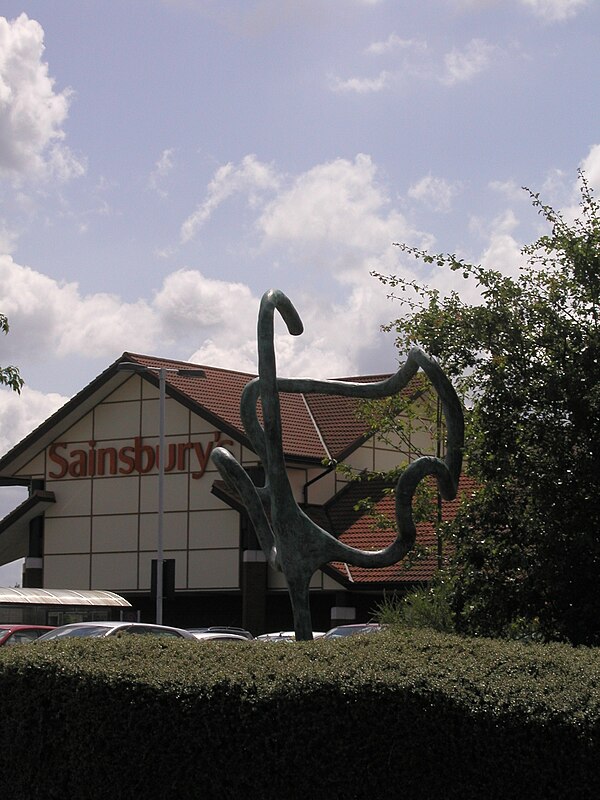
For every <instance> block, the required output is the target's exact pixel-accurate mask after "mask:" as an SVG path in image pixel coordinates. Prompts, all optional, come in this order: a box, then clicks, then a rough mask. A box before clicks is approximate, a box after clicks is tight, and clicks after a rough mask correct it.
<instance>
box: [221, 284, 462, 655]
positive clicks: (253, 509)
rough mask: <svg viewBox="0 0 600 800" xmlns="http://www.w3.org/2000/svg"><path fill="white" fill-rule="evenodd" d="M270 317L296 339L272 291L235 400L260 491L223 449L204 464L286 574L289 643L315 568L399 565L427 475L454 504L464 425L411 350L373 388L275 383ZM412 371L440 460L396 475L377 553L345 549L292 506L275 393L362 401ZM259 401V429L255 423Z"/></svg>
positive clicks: (300, 631) (437, 372) (307, 619)
mask: <svg viewBox="0 0 600 800" xmlns="http://www.w3.org/2000/svg"><path fill="white" fill-rule="evenodd" d="M276 310H277V311H278V312H279V313H280V314H281V316H282V317H283V319H284V321H285V323H286V325H287V328H288V331H289V333H290V334H292V335H293V336H299V335H300V334H301V333H302V331H303V326H302V321H301V320H300V317H299V315H298V313H297V311H296V309H295V308H294V306H293V305H292V303H291V301H290V300H289V299H288V298H287V297H286V295H285V294H283V292H281V291H279V290H277V289H271V290H269V291H268V292H266V293H265V294H264V295H263V298H262V300H261V304H260V310H259V313H258V327H257V339H258V377H257V378H255V379H254V380H252V381H250V382H249V383H248V384H247V385H246V387H245V388H244V391H243V392H242V398H241V416H242V422H243V424H244V427H245V429H246V433H247V435H248V438H249V440H250V442H251V443H252V446H253V448H254V451H255V452H256V454H257V455H258V456H259V458H260V460H261V463H262V465H263V468H264V473H265V484H264V486H255V485H254V484H253V482H252V480H251V478H250V477H249V476H248V474H247V473H246V471H245V470H244V468H243V467H242V466H241V465H240V464H239V463H238V462H237V461H236V459H235V458H234V457H233V456H232V454H231V453H230V452H229V451H228V450H226V449H225V448H222V447H219V448H215V449H214V450H213V451H212V454H211V457H212V459H213V462H214V463H215V465H216V467H217V469H218V470H219V472H220V474H221V476H222V478H223V479H224V481H225V482H226V483H227V485H228V486H229V488H230V489H232V490H233V491H235V492H237V494H238V495H239V497H240V498H241V500H242V502H243V504H244V506H245V507H246V510H247V512H248V516H249V517H250V520H251V522H252V524H253V526H254V529H255V531H256V534H257V536H258V540H259V542H260V545H261V547H262V550H263V552H264V554H265V556H266V557H267V559H268V562H269V563H270V565H271V566H272V567H274V568H275V569H277V570H281V571H282V572H283V574H284V575H285V578H286V580H287V584H288V589H289V594H290V599H291V603H292V610H293V615H294V628H295V631H296V639H297V640H307V639H312V623H311V616H310V605H309V583H310V580H311V578H312V576H313V574H314V573H315V572H316V570H317V569H319V567H321V566H323V565H324V564H327V563H328V562H329V561H344V562H346V563H348V564H353V565H355V566H360V567H373V568H376V567H387V566H390V565H392V564H395V563H396V562H397V561H400V559H402V558H404V556H405V555H406V554H407V553H408V552H409V550H410V549H411V548H412V547H413V545H414V543H415V537H416V528H415V524H414V521H413V516H412V499H413V495H414V493H415V490H416V488H417V486H418V484H419V483H420V482H421V480H423V478H425V477H426V476H427V475H434V476H435V477H436V479H437V483H438V487H439V491H440V494H441V496H442V497H443V499H444V500H453V499H454V498H455V497H456V493H457V490H458V479H459V477H460V471H461V465H462V450H463V439H464V422H463V413H462V407H461V404H460V401H459V399H458V397H457V395H456V392H455V391H454V388H453V387H452V384H451V383H450V381H449V380H448V379H447V378H446V376H445V375H444V373H443V372H442V370H441V368H440V367H439V365H438V364H437V363H436V362H435V361H434V360H433V359H432V358H430V357H429V356H428V355H427V354H426V353H425V352H424V351H423V350H421V349H420V348H418V347H414V348H412V349H411V350H410V352H409V354H408V357H407V359H406V363H405V364H404V365H403V366H402V367H400V369H398V371H397V372H396V373H395V374H394V375H392V376H391V377H389V378H387V379H386V380H383V381H378V382H376V383H352V382H347V381H330V380H313V379H310V378H278V377H277V371H276V363H275V348H274V344H273V322H274V314H275V311H276ZM419 367H420V368H421V369H422V370H423V371H424V372H425V374H426V375H427V376H428V378H429V380H430V381H431V383H432V384H433V386H434V388H435V390H436V392H437V393H438V395H439V397H440V400H441V403H442V410H443V413H444V418H445V420H446V428H447V447H446V457H445V458H444V459H443V460H442V459H440V458H435V457H433V456H423V457H421V458H418V459H417V460H416V461H413V462H412V463H411V464H409V465H408V466H407V467H406V469H405V470H404V471H403V472H402V475H401V476H400V478H399V480H398V483H397V486H396V491H395V502H396V521H397V527H398V533H397V537H396V539H395V541H394V542H392V544H390V545H389V547H386V548H385V549H383V550H377V551H368V550H358V549H356V548H354V547H349V546H348V545H345V544H344V543H343V542H340V541H339V540H338V539H336V538H335V537H334V536H332V535H331V534H330V533H328V532H327V531H326V530H324V529H323V528H321V527H319V526H318V525H317V524H316V523H315V522H313V521H312V520H311V519H309V517H307V516H306V514H305V513H304V512H303V511H302V509H301V508H299V507H298V504H297V503H296V501H295V499H294V496H293V493H292V489H291V487H290V484H289V480H288V476H287V470H286V465H285V458H284V453H283V445H282V427H281V413H280V403H279V392H291V393H294V392H297V393H303V394H314V393H318V394H330V395H343V396H346V397H359V398H368V399H374V398H381V397H389V396H390V395H393V394H397V393H398V392H399V391H401V389H403V388H404V387H405V386H406V385H407V384H408V382H409V381H410V380H411V378H412V377H413V376H414V375H415V374H416V373H417V371H418V369H419ZM259 398H260V401H261V405H262V413H263V420H264V428H263V427H262V426H261V424H260V421H259V419H258V413H257V401H258V399H259ZM267 510H268V512H269V514H267Z"/></svg>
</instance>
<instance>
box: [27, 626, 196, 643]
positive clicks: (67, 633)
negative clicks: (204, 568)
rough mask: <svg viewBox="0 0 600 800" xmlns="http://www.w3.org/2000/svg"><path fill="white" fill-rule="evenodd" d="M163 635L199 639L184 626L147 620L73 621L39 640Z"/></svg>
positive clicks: (38, 640) (192, 639)
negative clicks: (175, 626) (159, 623)
mask: <svg viewBox="0 0 600 800" xmlns="http://www.w3.org/2000/svg"><path fill="white" fill-rule="evenodd" d="M133 635H138V636H163V637H171V638H175V639H189V640H191V641H194V642H195V641H197V640H196V638H195V636H194V635H193V634H192V633H190V632H189V631H186V630H184V629H183V628H172V627H170V626H169V625H152V624H150V623H145V622H108V621H107V622H73V623H71V624H70V625H61V626H60V627H59V628H54V630H51V631H48V633H45V634H44V635H43V636H40V637H39V639H37V640H36V641H37V642H50V641H58V640H59V639H69V638H75V637H80V638H104V637H108V636H112V637H115V636H133Z"/></svg>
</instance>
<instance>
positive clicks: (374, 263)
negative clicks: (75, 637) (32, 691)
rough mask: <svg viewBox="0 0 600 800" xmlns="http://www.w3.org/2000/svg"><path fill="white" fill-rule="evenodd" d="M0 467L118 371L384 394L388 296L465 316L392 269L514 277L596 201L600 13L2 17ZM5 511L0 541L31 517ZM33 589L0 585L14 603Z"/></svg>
mask: <svg viewBox="0 0 600 800" xmlns="http://www.w3.org/2000/svg"><path fill="white" fill-rule="evenodd" d="M1 14H2V15H3V16H0V312H1V313H3V314H5V315H7V317H8V320H9V324H10V331H9V333H8V335H7V336H5V337H3V338H2V339H1V341H0V364H2V365H3V366H6V365H8V364H15V365H17V366H18V367H19V368H20V371H21V374H22V377H23V378H24V380H25V385H24V388H23V391H22V392H21V394H20V395H17V394H15V393H13V392H11V391H9V390H8V389H6V388H0V454H4V453H5V452H7V451H8V450H9V449H10V447H12V446H13V445H14V444H16V443H17V442H18V441H20V440H21V439H22V438H23V437H24V436H26V435H27V434H28V433H30V432H31V430H33V429H34V428H35V427H36V426H37V425H38V424H39V423H40V422H42V421H43V420H44V419H46V418H47V417H48V416H49V415H50V414H52V413H53V412H54V411H55V410H56V409H57V408H59V407H60V406H61V405H62V404H63V403H64V402H66V400H67V399H68V398H70V397H72V396H73V395H74V394H75V393H77V392H78V391H79V390H80V389H82V388H83V387H84V386H85V385H86V384H87V383H89V381H91V380H92V379H93V378H94V377H96V375H98V374H99V373H100V372H101V371H102V370H103V369H105V368H106V367H107V366H109V365H110V364H111V363H112V362H113V361H114V360H115V359H117V358H118V357H119V356H120V355H121V354H122V353H123V352H124V351H131V352H137V353H144V354H147V355H156V356H161V357H165V358H175V359H182V360H189V361H192V362H194V363H199V364H205V365H210V366H218V367H224V368H229V369H239V370H244V371H254V370H255V369H256V333H255V329H256V314H257V310H258V304H259V302H260V297H261V296H262V294H263V293H264V292H265V291H266V290H267V289H269V288H278V289H281V290H283V291H284V292H285V293H286V294H287V295H288V296H289V297H290V299H291V300H292V301H293V303H294V304H295V306H296V308H297V309H298V311H299V313H300V316H301V318H302V320H303V322H304V327H305V331H304V333H303V335H302V336H300V337H297V338H293V339H292V338H290V337H289V336H288V335H287V334H286V332H285V330H284V328H283V326H282V325H279V326H278V327H277V329H276V330H277V336H276V347H277V358H278V372H279V374H280V375H286V376H292V375H293V376H300V375H303V376H311V377H325V376H326V377H336V376H350V375H358V374H377V373H381V372H391V371H393V370H394V369H395V368H396V365H397V363H398V360H400V361H401V360H402V354H398V353H397V351H396V350H395V348H394V342H393V335H392V334H386V333H383V332H382V331H381V325H382V324H384V323H386V322H388V321H390V320H391V319H394V318H396V317H398V316H399V315H401V314H402V313H404V310H403V309H402V307H401V306H400V305H399V303H398V302H397V301H393V300H390V299H389V298H388V296H387V290H386V287H385V286H383V285H382V284H381V283H380V282H379V281H378V280H377V279H376V278H374V277H373V276H372V273H373V272H379V273H382V274H385V275H392V274H393V275H400V276H403V277H406V278H408V279H414V280H416V281H418V282H420V283H424V284H427V285H429V286H435V287H437V288H439V289H440V291H442V292H446V291H449V290H451V289H457V290H458V291H459V292H460V293H461V295H462V296H463V297H464V298H465V299H467V300H475V299H476V290H475V288H474V287H472V286H469V285H467V284H465V283H464V281H462V278H461V277H460V275H457V274H456V273H451V274H447V273H445V272H443V271H441V270H440V269H439V268H437V267H432V266H430V265H424V264H421V263H420V262H418V261H416V260H415V259H409V257H408V256H406V255H405V254H403V252H402V251H401V250H400V248H398V247H397V246H395V244H394V243H397V242H403V243H406V244H408V245H410V246H416V247H419V248H425V249H428V250H430V251H431V252H452V253H456V254H457V255H459V256H460V257H463V258H465V259H467V260H469V261H471V262H473V263H482V264H486V265H488V266H492V267H494V268H496V269H500V270H502V271H505V272H507V273H509V274H510V273H512V274H514V273H515V271H516V269H517V268H518V265H519V264H520V263H522V261H523V258H522V256H521V254H520V248H521V247H522V246H523V245H525V244H527V243H529V242H531V241H533V240H535V239H536V238H537V237H538V236H539V235H540V234H541V233H544V232H546V228H545V227H544V224H543V221H542V220H541V218H540V217H539V215H538V214H537V213H536V211H535V210H534V209H533V208H532V206H531V201H530V197H529V194H528V193H527V192H526V191H525V190H524V189H523V187H528V188H529V189H530V190H531V191H534V192H540V194H541V197H542V199H543V200H544V202H546V203H549V204H551V205H552V206H553V207H554V208H557V209H560V210H562V211H563V213H565V214H572V213H573V211H574V209H575V207H576V205H577V199H578V177H577V176H578V170H583V171H584V172H585V175H586V177H587V180H588V182H589V183H590V185H591V186H592V187H596V188H598V189H600V121H599V120H600V116H599V115H598V89H597V87H598V86H600V55H599V53H598V31H599V30H600V2H598V0H421V2H419V3H415V2H413V1H412V0H78V1H77V2H72V0H70V1H69V0H53V2H52V3H48V2H47V0H38V1H37V2H35V1H32V2H28V0H21V2H14V1H13V0H3V3H2V7H1ZM19 492H20V490H16V489H7V488H4V489H2V490H0V517H1V516H3V515H4V514H6V513H7V512H8V511H10V510H11V509H12V508H14V507H15V506H16V505H17V504H18V502H20V500H21V499H22V494H20V493H19ZM19 577H20V565H19V564H14V565H11V566H7V567H3V568H0V584H5V585H12V583H14V582H15V581H18V580H19Z"/></svg>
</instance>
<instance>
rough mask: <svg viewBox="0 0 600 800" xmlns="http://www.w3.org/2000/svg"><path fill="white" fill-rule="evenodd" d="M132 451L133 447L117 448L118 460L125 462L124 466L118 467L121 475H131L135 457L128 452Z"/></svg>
mask: <svg viewBox="0 0 600 800" xmlns="http://www.w3.org/2000/svg"><path fill="white" fill-rule="evenodd" d="M133 452H134V449H133V447H122V448H121V449H120V450H119V461H120V462H121V463H123V464H125V466H124V467H119V472H120V473H121V475H131V473H132V472H133V470H134V469H135V458H134V457H133V456H130V455H129V453H133Z"/></svg>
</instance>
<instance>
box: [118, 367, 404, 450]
mask: <svg viewBox="0 0 600 800" xmlns="http://www.w3.org/2000/svg"><path fill="white" fill-rule="evenodd" d="M119 360H120V361H133V362H135V363H138V364H141V365H143V366H146V367H151V368H153V369H159V368H161V367H165V368H168V369H186V368H188V369H189V368H201V369H203V370H204V372H205V373H206V377H205V378H197V377H196V378H193V377H182V376H178V375H177V374H175V373H174V372H168V373H167V376H166V383H167V386H168V387H169V388H170V389H173V390H175V391H176V392H177V393H178V394H179V395H180V398H187V399H188V400H189V401H191V402H192V404H193V405H194V406H196V407H198V410H199V411H201V412H202V413H203V414H205V415H206V416H208V417H209V418H212V419H213V420H214V421H215V423H216V424H218V425H219V427H223V428H224V429H225V430H228V431H229V432H230V433H233V434H237V436H238V437H239V438H242V439H244V438H246V433H245V431H244V428H243V425H242V420H241V417H240V397H241V394H242V390H243V388H244V386H245V385H246V384H247V383H248V382H249V381H250V380H252V379H253V378H254V377H256V376H255V375H252V374H250V373H245V372H234V371H233V370H227V369H219V368H215V367H206V366H204V365H201V364H197V365H196V364H189V363H187V362H183V361H172V360H168V359H161V358H155V357H153V356H144V355H139V354H136V353H124V354H123V356H122V358H121V359H119ZM385 377H388V376H386V375H374V376H361V377H358V378H342V379H338V380H348V381H360V382H361V383H367V382H375V381H380V380H382V379H383V378H385ZM359 403H360V400H359V399H357V398H354V397H339V396H334V395H323V394H300V393H288V392H281V393H280V405H281V424H282V431H283V449H284V453H285V455H286V457H287V458H298V459H307V460H311V461H317V462H320V461H322V460H323V459H324V458H328V457H331V458H333V459H335V460H340V459H341V458H344V457H345V456H346V455H347V454H348V453H349V452H351V451H352V450H354V449H355V448H356V447H357V446H358V445H359V444H360V443H361V442H362V441H363V440H364V438H365V436H366V435H367V433H368V431H367V425H366V424H365V423H364V422H362V421H360V420H359V419H358V417H357V408H358V405H359ZM259 418H261V416H260V408H259Z"/></svg>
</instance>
